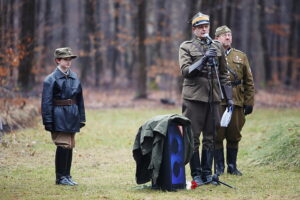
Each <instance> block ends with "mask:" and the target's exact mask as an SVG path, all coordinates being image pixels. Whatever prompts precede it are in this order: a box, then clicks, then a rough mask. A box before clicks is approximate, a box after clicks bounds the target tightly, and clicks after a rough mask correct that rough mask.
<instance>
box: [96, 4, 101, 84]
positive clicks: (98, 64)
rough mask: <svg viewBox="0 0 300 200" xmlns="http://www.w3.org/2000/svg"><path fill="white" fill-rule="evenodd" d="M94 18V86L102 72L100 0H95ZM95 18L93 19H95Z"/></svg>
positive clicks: (98, 81) (98, 82)
mask: <svg viewBox="0 0 300 200" xmlns="http://www.w3.org/2000/svg"><path fill="white" fill-rule="evenodd" d="M96 8H97V9H96V20H99V21H98V23H96V24H95V36H94V39H95V40H94V49H95V86H96V87H99V86H100V80H101V72H102V70H103V69H102V53H101V23H100V22H101V20H100V12H101V11H100V10H101V2H100V1H96ZM96 20H95V21H96Z"/></svg>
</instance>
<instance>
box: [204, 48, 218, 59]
mask: <svg viewBox="0 0 300 200" xmlns="http://www.w3.org/2000/svg"><path fill="white" fill-rule="evenodd" d="M204 56H205V57H207V58H209V57H216V56H217V49H216V48H209V49H207V51H206V52H205V54H204Z"/></svg>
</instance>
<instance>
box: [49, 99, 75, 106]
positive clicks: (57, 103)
mask: <svg viewBox="0 0 300 200" xmlns="http://www.w3.org/2000/svg"><path fill="white" fill-rule="evenodd" d="M73 104H76V100H75V99H54V100H53V105H54V106H70V105H73Z"/></svg>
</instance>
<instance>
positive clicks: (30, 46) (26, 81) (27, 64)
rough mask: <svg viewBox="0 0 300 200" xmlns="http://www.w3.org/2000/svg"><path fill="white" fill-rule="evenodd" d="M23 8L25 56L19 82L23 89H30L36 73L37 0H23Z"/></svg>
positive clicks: (22, 30)
mask: <svg viewBox="0 0 300 200" xmlns="http://www.w3.org/2000/svg"><path fill="white" fill-rule="evenodd" d="M22 3H23V5H22V8H21V13H22V14H21V19H20V20H21V36H20V37H21V46H22V47H24V53H26V56H24V57H23V58H22V59H21V61H20V66H19V77H18V83H19V85H20V88H21V90H23V91H26V90H29V89H30V87H31V86H32V85H33V83H34V74H33V73H32V72H31V70H32V65H33V54H34V33H35V28H34V25H35V23H34V22H35V0H23V1H22Z"/></svg>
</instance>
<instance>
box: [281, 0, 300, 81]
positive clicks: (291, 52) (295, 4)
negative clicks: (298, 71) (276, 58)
mask: <svg viewBox="0 0 300 200" xmlns="http://www.w3.org/2000/svg"><path fill="white" fill-rule="evenodd" d="M299 6H300V3H299V1H297V0H293V1H292V12H291V22H290V35H289V40H288V44H289V45H288V56H289V60H288V65H287V71H286V78H285V82H284V83H285V84H286V85H287V86H290V85H291V84H292V82H293V77H292V75H293V63H294V57H296V56H297V52H296V51H297V49H298V48H297V46H298V45H299V44H298V43H297V42H296V41H297V40H296V39H297V28H298V27H299V25H297V19H296V16H297V14H299V11H300V10H299V8H300V7H299ZM297 8H298V10H297ZM297 26H298V27H297ZM298 34H299V33H298Z"/></svg>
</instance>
